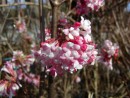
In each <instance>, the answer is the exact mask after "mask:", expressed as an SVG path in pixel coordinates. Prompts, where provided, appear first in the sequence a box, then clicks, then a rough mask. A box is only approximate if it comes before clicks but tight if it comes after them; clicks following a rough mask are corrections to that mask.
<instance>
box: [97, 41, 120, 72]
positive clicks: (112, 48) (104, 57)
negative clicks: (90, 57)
mask: <svg viewBox="0 0 130 98" xmlns="http://www.w3.org/2000/svg"><path fill="white" fill-rule="evenodd" d="M118 51H119V46H118V45H117V44H113V43H112V42H111V41H110V40H105V42H104V44H103V46H102V48H101V51H100V57H99V59H98V61H99V62H101V63H103V65H106V66H107V67H108V68H109V69H111V70H112V69H113V67H112V58H113V57H114V58H117V56H118Z"/></svg>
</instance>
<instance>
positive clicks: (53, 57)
mask: <svg viewBox="0 0 130 98" xmlns="http://www.w3.org/2000/svg"><path fill="white" fill-rule="evenodd" d="M62 32H63V33H64V35H65V36H66V40H65V41H64V42H63V43H62V44H59V42H58V40H54V39H49V40H46V41H45V42H43V43H42V44H41V48H40V50H39V51H34V54H35V57H36V58H37V59H39V60H40V61H41V63H42V65H43V66H45V67H46V69H47V70H46V71H47V72H50V74H51V75H52V76H57V75H62V74H63V73H64V72H65V71H68V72H70V73H73V72H75V71H77V70H78V69H82V68H83V66H85V65H88V64H94V62H95V59H96V55H97V50H96V45H95V44H94V42H93V41H92V38H91V23H90V21H89V20H84V18H83V17H81V22H76V23H75V24H74V25H73V26H72V27H70V28H68V29H67V28H66V29H63V30H62Z"/></svg>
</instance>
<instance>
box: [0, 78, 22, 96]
mask: <svg viewBox="0 0 130 98" xmlns="http://www.w3.org/2000/svg"><path fill="white" fill-rule="evenodd" d="M20 87H21V85H20V84H19V83H15V82H10V81H7V80H1V81H0V95H2V96H10V97H12V96H15V95H16V91H17V90H18V89H19V88H20Z"/></svg>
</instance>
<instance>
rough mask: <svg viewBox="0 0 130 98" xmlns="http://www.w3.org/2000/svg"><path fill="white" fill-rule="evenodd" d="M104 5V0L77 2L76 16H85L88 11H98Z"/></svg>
mask: <svg viewBox="0 0 130 98" xmlns="http://www.w3.org/2000/svg"><path fill="white" fill-rule="evenodd" d="M103 5H104V0H79V1H78V2H77V7H76V10H77V14H79V15H82V14H87V13H89V12H90V10H95V11H98V9H99V8H100V7H102V6H103Z"/></svg>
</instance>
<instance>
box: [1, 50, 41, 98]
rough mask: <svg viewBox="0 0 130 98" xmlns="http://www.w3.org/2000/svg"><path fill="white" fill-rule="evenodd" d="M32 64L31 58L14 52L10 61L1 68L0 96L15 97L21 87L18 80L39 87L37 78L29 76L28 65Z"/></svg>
mask: <svg viewBox="0 0 130 98" xmlns="http://www.w3.org/2000/svg"><path fill="white" fill-rule="evenodd" d="M33 62H34V58H33V56H31V55H28V56H26V55H24V54H23V52H21V51H14V53H13V57H12V60H11V61H7V62H6V63H5V64H4V66H3V67H2V68H1V71H2V73H3V74H4V77H2V80H0V94H1V95H3V96H15V94H16V91H17V90H18V89H19V88H20V87H21V86H22V85H21V84H20V80H22V81H25V82H28V83H33V84H34V85H36V86H39V79H40V78H39V76H37V75H34V74H30V65H31V64H33ZM11 98H12V97H11Z"/></svg>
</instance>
